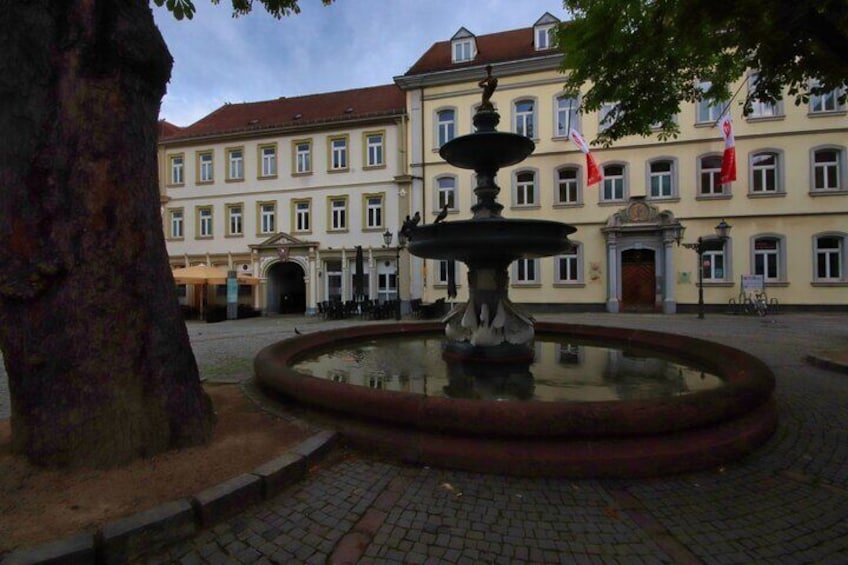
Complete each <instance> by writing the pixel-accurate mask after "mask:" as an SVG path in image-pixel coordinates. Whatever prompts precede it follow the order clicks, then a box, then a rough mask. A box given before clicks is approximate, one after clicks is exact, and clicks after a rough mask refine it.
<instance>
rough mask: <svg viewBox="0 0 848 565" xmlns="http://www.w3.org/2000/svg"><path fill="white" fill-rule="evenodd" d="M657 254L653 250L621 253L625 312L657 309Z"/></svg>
mask: <svg viewBox="0 0 848 565" xmlns="http://www.w3.org/2000/svg"><path fill="white" fill-rule="evenodd" d="M656 272H657V270H656V253H654V250H653V249H645V248H643V249H627V250H625V251H622V252H621V308H622V310H624V311H625V312H653V311H654V310H655V309H656V298H657V291H656V285H657V275H656Z"/></svg>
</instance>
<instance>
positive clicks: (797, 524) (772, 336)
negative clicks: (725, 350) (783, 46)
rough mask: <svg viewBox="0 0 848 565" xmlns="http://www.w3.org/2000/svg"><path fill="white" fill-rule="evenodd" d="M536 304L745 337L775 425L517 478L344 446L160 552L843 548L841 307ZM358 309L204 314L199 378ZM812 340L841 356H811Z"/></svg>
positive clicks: (688, 554)
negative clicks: (648, 467)
mask: <svg viewBox="0 0 848 565" xmlns="http://www.w3.org/2000/svg"><path fill="white" fill-rule="evenodd" d="M537 318H538V319H540V320H546V321H548V320H550V321H561V322H566V323H588V324H597V325H612V326H619V327H633V328H644V329H651V330H657V331H664V332H670V333H680V334H687V335H692V336H697V337H703V338H706V339H710V340H714V341H718V342H721V343H726V344H728V345H731V346H734V347H737V348H739V349H743V350H745V351H748V352H750V353H752V354H754V355H756V356H758V357H760V358H761V359H763V360H764V361H765V362H766V363H767V364H768V365H769V366H770V367H771V369H772V370H773V371H774V373H775V375H776V378H777V393H776V398H777V402H778V407H779V412H780V423H779V427H778V430H777V432H776V433H775V435H774V437H773V438H772V439H771V440H770V441H769V442H768V443H767V444H766V445H765V446H764V447H763V448H762V449H760V450H758V451H756V452H755V453H754V454H753V455H751V456H750V457H748V458H746V459H745V460H743V461H740V462H737V463H734V464H732V465H728V466H726V467H723V468H718V469H711V470H708V471H704V472H700V473H695V474H689V475H682V476H674V477H667V478H661V479H652V480H579V481H576V480H550V479H545V480H534V479H514V478H507V477H501V476H490V475H478V474H472V473H465V472H458V471H450V470H442V469H434V468H428V467H413V466H406V465H399V464H395V463H392V462H386V461H381V460H376V459H372V458H370V457H368V455H367V454H364V453H358V452H345V451H341V452H340V453H337V454H336V456H334V457H332V458H331V459H330V460H329V461H327V462H326V463H325V464H322V465H319V466H318V467H317V468H315V469H313V472H311V473H309V474H308V475H307V477H306V478H305V479H304V480H302V481H300V482H298V483H297V484H295V485H293V486H291V487H289V488H288V489H287V490H285V491H284V492H283V493H282V494H281V495H279V496H277V497H276V498H273V499H271V500H268V501H266V502H263V503H261V504H258V505H256V506H255V507H253V508H251V509H249V510H247V511H245V512H243V513H241V514H239V515H238V516H236V517H235V518H233V519H230V520H228V521H226V522H223V523H221V524H219V525H218V526H215V527H213V528H212V529H209V530H206V531H204V532H202V533H201V534H200V535H198V536H197V537H195V538H194V539H192V540H189V541H188V542H186V543H182V544H179V545H176V546H174V547H172V548H170V549H169V550H168V551H167V552H166V553H164V554H161V555H157V556H153V557H151V558H150V559H149V562H150V563H161V562H165V561H172V562H183V563H273V562H278V563H283V562H297V563H328V562H329V563H332V562H339V563H341V562H359V563H399V562H405V563H424V562H430V563H436V562H458V563H480V562H484V563H554V562H569V563H570V562H574V563H626V564H630V563H751V562H756V563H787V562H792V563H798V562H816V563H842V562H845V560H846V556H848V375H846V374H845V373H842V372H840V371H838V370H831V369H844V368H845V365H843V364H842V361H843V360H844V359H845V357H848V355H845V357H843V356H842V353H844V352H846V351H848V320H846V318H845V316H844V315H827V314H781V315H779V316H774V317H765V318H758V317H743V316H728V315H710V316H707V318H706V319H705V320H697V319H696V318H695V317H694V316H691V315H676V316H664V315H659V314H647V315H645V314H640V315H628V314H618V315H612V314H568V315H542V316H537ZM354 323H356V322H352V321H343V322H333V323H330V322H323V321H322V320H320V319H315V318H299V317H292V318H287V317H281V318H261V319H251V320H241V321H237V322H224V323H221V324H201V323H192V324H189V333H190V335H191V338H192V346H193V348H194V350H195V354H196V356H197V358H198V363H199V366H200V369H201V374H202V376H203V377H204V378H206V379H209V380H212V381H218V382H237V381H242V380H246V379H248V378H249V377H250V366H251V365H250V363H252V357H253V354H254V353H255V352H256V351H258V349H259V348H261V347H263V346H264V345H267V344H269V343H272V342H274V341H277V340H279V339H284V338H286V337H290V336H291V335H294V328H295V327H296V328H297V329H298V331H300V332H303V333H305V332H310V331H317V330H320V329H325V328H329V327H339V326H340V325H345V324H354ZM817 352H827V355H825V354H824V353H820V354H819V353H817ZM834 352H835V353H834ZM811 353H813V354H817V355H820V358H822V359H828V360H829V361H830V362H831V363H835V364H833V365H831V366H830V368H829V369H824V368H822V367H819V366H817V365H813V364H811V363H809V362H807V361H806V359H807V356H808V355H810V354H811ZM4 381H5V378H4V375H0V387H2V386H4V385H5V383H4ZM0 417H2V414H0Z"/></svg>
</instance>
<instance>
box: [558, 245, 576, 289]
mask: <svg viewBox="0 0 848 565" xmlns="http://www.w3.org/2000/svg"><path fill="white" fill-rule="evenodd" d="M571 244H572V248H571V249H570V250H569V251H568V252H566V253H562V254H561V255H556V256H555V257H554V258H553V260H554V284H556V285H574V284H583V245H582V244H581V243H580V242H577V241H572V242H571Z"/></svg>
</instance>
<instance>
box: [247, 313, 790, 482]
mask: <svg viewBox="0 0 848 565" xmlns="http://www.w3.org/2000/svg"><path fill="white" fill-rule="evenodd" d="M442 331H443V326H442V324H439V323H405V324H390V325H368V326H359V327H352V328H344V329H340V330H332V331H326V332H316V333H312V334H306V335H302V336H299V337H296V338H293V339H289V340H285V341H281V342H278V343H275V344H273V345H271V346H269V347H267V348H265V349H263V350H262V351H260V353H259V354H258V355H257V357H256V360H255V363H254V368H255V374H256V378H257V381H258V382H259V384H260V385H261V386H262V387H263V388H264V389H265V390H266V391H269V392H271V393H275V394H282V395H284V396H285V397H288V398H291V399H295V400H296V401H298V402H300V403H302V404H304V405H306V406H309V407H311V408H314V409H318V410H319V411H321V412H322V413H323V414H330V415H332V416H333V420H332V422H333V425H335V426H337V427H338V429H339V430H340V432H341V433H342V434H343V435H344V436H345V437H346V438H347V439H348V441H350V442H351V443H352V444H353V445H355V446H360V447H362V448H364V449H367V450H369V451H374V452H377V453H379V454H385V455H391V456H394V457H399V458H400V459H402V460H404V461H409V462H417V463H423V464H428V465H435V466H445V467H452V468H460V469H465V470H469V471H479V472H489V473H503V474H511V475H523V476H557V477H641V476H655V475H662V474H669V473H679V472H685V471H692V470H697V469H704V468H710V467H715V466H719V465H722V464H725V463H727V462H729V461H732V460H734V459H737V458H739V457H742V456H744V455H746V454H747V453H749V452H751V451H752V450H753V449H754V448H755V447H757V446H758V445H760V444H761V443H763V442H765V441H766V440H767V439H768V437H770V435H771V434H772V433H773V431H774V429H775V427H776V422H777V417H776V409H775V404H774V400H773V397H772V394H773V390H774V376H773V374H772V373H771V371H770V370H769V369H768V367H767V366H766V365H765V364H764V363H762V362H761V361H759V360H758V359H756V358H755V357H753V356H751V355H748V354H747V353H744V352H742V351H739V350H737V349H734V348H731V347H727V346H724V345H721V344H717V343H713V342H709V341H704V340H700V339H696V338H691V337H685V336H679V335H673V334H665V333H660V332H650V331H644V330H630V329H622V328H608V327H596V326H585V325H570V324H553V323H537V324H536V331H537V332H539V333H543V334H546V335H549V334H550V335H555V336H561V337H562V339H563V340H566V339H579V340H583V341H590V342H597V343H603V344H605V345H608V346H610V347H618V348H622V349H639V350H644V351H650V352H656V353H657V354H659V355H665V356H669V357H671V358H674V359H675V360H680V361H683V362H687V363H689V364H691V365H694V366H698V367H702V368H703V369H705V370H707V371H709V372H710V373H713V374H715V375H717V376H719V377H720V378H721V379H723V381H724V383H725V384H724V386H721V387H718V388H713V389H709V390H703V391H695V392H692V393H690V394H685V395H681V396H671V397H665V398H655V399H649V400H646V399H636V400H618V401H599V402H542V401H534V400H528V401H517V402H502V401H498V400H478V399H454V398H445V397H431V396H421V395H418V394H412V393H405V392H397V391H386V390H375V389H371V388H367V387H361V386H356V385H350V384H344V383H335V382H332V381H328V380H325V379H319V378H316V377H312V376H310V375H307V374H304V373H302V372H299V371H297V370H296V369H294V368H293V365H294V364H295V363H297V362H298V361H299V360H300V359H303V358H304V357H308V356H311V355H313V354H314V353H315V352H317V351H320V350H323V349H326V348H329V347H334V346H338V345H339V344H340V343H344V342H349V341H356V340H361V339H365V338H380V337H381V336H383V337H389V336H397V335H399V334H403V335H409V336H424V335H427V336H431V335H432V336H436V335H439V334H441V332H442Z"/></svg>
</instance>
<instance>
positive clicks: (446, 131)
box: [436, 108, 456, 147]
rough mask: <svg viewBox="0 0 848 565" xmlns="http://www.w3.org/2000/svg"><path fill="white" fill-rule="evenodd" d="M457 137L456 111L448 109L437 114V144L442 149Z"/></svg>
mask: <svg viewBox="0 0 848 565" xmlns="http://www.w3.org/2000/svg"><path fill="white" fill-rule="evenodd" d="M454 137H456V110H454V109H453V108H447V109H444V110H439V111H438V112H436V142H437V143H438V146H439V147H441V146H442V145H444V144H445V143H447V142H448V141H450V140H451V139H453V138H454Z"/></svg>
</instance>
